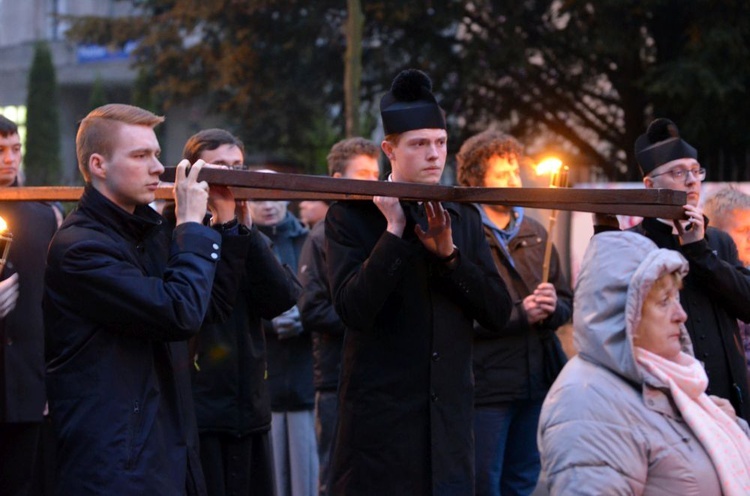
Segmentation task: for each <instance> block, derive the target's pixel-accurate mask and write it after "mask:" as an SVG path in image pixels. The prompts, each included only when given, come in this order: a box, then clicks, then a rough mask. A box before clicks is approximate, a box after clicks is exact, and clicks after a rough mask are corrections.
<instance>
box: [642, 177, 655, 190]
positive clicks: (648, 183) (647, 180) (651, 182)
mask: <svg viewBox="0 0 750 496" xmlns="http://www.w3.org/2000/svg"><path fill="white" fill-rule="evenodd" d="M643 185H644V186H646V187H647V188H653V187H654V180H653V179H651V178H650V177H648V176H646V177H644V178H643Z"/></svg>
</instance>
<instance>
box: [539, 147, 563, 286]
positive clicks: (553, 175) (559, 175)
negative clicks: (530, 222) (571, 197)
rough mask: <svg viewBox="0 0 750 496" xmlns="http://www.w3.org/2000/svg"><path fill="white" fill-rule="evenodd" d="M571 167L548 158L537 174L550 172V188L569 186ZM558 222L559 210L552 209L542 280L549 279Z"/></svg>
mask: <svg viewBox="0 0 750 496" xmlns="http://www.w3.org/2000/svg"><path fill="white" fill-rule="evenodd" d="M569 171H570V169H569V167H567V166H563V165H562V161H560V159H557V158H548V159H546V160H543V161H542V162H540V163H539V165H538V166H537V167H536V173H537V175H541V174H549V175H550V176H549V187H550V188H567V187H568V173H569ZM556 222H557V210H552V212H551V213H550V216H549V228H548V229H547V244H546V245H545V247H544V261H543V262H542V282H547V281H549V266H550V260H551V259H552V233H553V232H554V230H555V223H556Z"/></svg>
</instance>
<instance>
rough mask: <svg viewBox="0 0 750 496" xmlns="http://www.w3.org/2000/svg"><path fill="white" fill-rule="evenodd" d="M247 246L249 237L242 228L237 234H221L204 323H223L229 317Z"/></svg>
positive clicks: (238, 284) (238, 285)
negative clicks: (219, 252)
mask: <svg viewBox="0 0 750 496" xmlns="http://www.w3.org/2000/svg"><path fill="white" fill-rule="evenodd" d="M249 245H250V236H249V235H248V231H247V230H246V229H244V228H242V229H238V230H237V232H222V233H221V259H220V260H219V262H218V263H217V264H216V276H215V277H214V284H213V286H212V287H211V303H210V304H209V307H208V311H207V312H206V318H205V320H204V322H206V323H219V322H224V321H225V320H226V319H228V318H229V315H231V313H232V309H233V308H234V305H235V302H236V299H237V293H238V291H239V287H240V280H241V279H242V271H243V269H244V266H245V259H246V258H247V252H248V247H249Z"/></svg>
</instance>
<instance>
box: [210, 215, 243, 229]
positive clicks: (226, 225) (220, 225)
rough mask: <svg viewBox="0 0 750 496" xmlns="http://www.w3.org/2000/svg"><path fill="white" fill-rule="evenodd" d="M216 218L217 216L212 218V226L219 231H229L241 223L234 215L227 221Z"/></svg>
mask: <svg viewBox="0 0 750 496" xmlns="http://www.w3.org/2000/svg"><path fill="white" fill-rule="evenodd" d="M214 219H215V217H212V218H211V227H213V228H214V229H216V230H217V231H229V230H230V229H233V228H235V227H237V225H239V221H238V220H237V217H234V218H232V219H231V220H228V221H227V222H214Z"/></svg>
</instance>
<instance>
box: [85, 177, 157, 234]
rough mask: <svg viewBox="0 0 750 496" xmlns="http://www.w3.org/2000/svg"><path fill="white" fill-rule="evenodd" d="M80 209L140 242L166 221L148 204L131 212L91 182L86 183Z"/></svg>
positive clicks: (103, 223)
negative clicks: (103, 193) (106, 195)
mask: <svg viewBox="0 0 750 496" xmlns="http://www.w3.org/2000/svg"><path fill="white" fill-rule="evenodd" d="M78 209H79V210H80V211H81V212H84V213H85V214H86V215H87V216H89V217H90V218H92V219H94V220H96V221H97V222H99V223H101V224H102V225H104V226H106V227H108V228H110V229H113V230H115V231H117V232H119V233H120V234H121V235H122V236H123V237H124V238H126V239H128V240H131V241H133V242H136V243H138V242H140V241H143V240H144V239H146V238H147V237H149V236H150V235H151V233H152V232H153V231H154V230H155V229H157V228H159V227H160V226H161V225H162V224H163V223H164V218H163V217H162V216H161V215H159V214H158V213H157V212H156V211H155V210H154V209H153V208H151V207H149V206H148V205H139V206H137V207H136V208H135V211H134V212H133V213H132V214H131V213H129V212H126V211H125V210H123V209H122V208H120V207H118V206H117V205H115V204H114V203H113V202H112V201H110V200H109V199H107V198H106V197H105V196H104V195H102V194H101V193H100V192H99V191H97V190H96V188H94V187H93V186H92V185H91V184H88V185H86V187H85V188H84V191H83V195H82V196H81V200H80V202H79V203H78Z"/></svg>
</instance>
